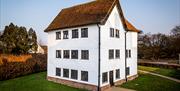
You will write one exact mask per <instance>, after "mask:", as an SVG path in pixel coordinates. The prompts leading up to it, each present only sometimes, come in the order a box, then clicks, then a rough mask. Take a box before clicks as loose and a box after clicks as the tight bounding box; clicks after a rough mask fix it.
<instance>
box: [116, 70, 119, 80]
mask: <svg viewBox="0 0 180 91" xmlns="http://www.w3.org/2000/svg"><path fill="white" fill-rule="evenodd" d="M119 78H120V70H119V69H116V79H119Z"/></svg>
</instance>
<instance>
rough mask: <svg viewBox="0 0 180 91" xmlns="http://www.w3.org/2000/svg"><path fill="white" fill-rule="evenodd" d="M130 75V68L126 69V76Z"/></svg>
mask: <svg viewBox="0 0 180 91" xmlns="http://www.w3.org/2000/svg"><path fill="white" fill-rule="evenodd" d="M129 74H130V68H129V67H126V75H129Z"/></svg>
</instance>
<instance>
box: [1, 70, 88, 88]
mask: <svg viewBox="0 0 180 91" xmlns="http://www.w3.org/2000/svg"><path fill="white" fill-rule="evenodd" d="M0 91H86V90H82V89H77V88H72V87H68V86H65V85H61V84H57V83H53V82H50V81H47V80H46V72H41V73H36V74H32V75H27V76H23V77H19V78H15V79H10V80H6V81H0Z"/></svg>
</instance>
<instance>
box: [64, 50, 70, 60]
mask: <svg viewBox="0 0 180 91" xmlns="http://www.w3.org/2000/svg"><path fill="white" fill-rule="evenodd" d="M64 58H69V50H64Z"/></svg>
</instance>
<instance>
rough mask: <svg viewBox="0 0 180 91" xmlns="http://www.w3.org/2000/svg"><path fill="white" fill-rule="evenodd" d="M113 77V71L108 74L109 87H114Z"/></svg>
mask: <svg viewBox="0 0 180 91" xmlns="http://www.w3.org/2000/svg"><path fill="white" fill-rule="evenodd" d="M113 79H114V75H113V71H110V72H109V84H110V86H114V80H113Z"/></svg>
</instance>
